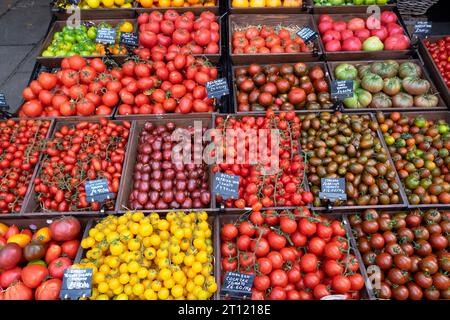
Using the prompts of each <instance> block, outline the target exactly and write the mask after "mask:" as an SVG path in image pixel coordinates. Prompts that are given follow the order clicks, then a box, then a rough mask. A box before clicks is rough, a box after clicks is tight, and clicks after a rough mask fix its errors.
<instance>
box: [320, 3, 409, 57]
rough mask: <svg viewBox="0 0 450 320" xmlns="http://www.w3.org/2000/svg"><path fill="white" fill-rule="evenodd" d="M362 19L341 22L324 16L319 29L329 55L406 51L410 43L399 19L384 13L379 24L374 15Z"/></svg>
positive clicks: (333, 17)
mask: <svg viewBox="0 0 450 320" xmlns="http://www.w3.org/2000/svg"><path fill="white" fill-rule="evenodd" d="M365 17H366V15H360V17H355V18H351V19H346V18H344V19H340V17H339V16H338V15H336V16H330V15H326V14H324V15H321V16H320V17H319V21H318V29H319V32H320V34H321V37H322V41H323V43H324V46H325V51H327V52H337V51H380V50H406V49H408V48H409V46H410V40H409V38H408V36H407V35H405V31H404V29H403V27H402V26H401V25H399V24H398V23H397V15H396V14H395V13H394V12H392V11H383V12H382V13H381V15H380V20H378V19H377V18H376V17H375V15H372V16H369V17H368V18H365Z"/></svg>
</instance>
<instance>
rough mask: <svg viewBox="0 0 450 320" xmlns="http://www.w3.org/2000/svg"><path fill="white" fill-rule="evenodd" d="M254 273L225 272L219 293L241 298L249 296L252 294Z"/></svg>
mask: <svg viewBox="0 0 450 320" xmlns="http://www.w3.org/2000/svg"><path fill="white" fill-rule="evenodd" d="M254 279H255V275H254V274H245V273H238V272H230V271H228V272H226V273H225V279H224V281H223V285H222V287H221V290H220V292H221V294H222V295H224V296H229V297H231V298H237V299H243V298H250V297H251V295H252V286H253V280H254Z"/></svg>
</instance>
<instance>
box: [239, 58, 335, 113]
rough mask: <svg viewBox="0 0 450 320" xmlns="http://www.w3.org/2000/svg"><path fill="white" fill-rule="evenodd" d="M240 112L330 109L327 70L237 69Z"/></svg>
mask: <svg viewBox="0 0 450 320" xmlns="http://www.w3.org/2000/svg"><path fill="white" fill-rule="evenodd" d="M234 79H235V80H234V81H235V85H236V89H237V93H236V102H237V111H238V112H248V111H265V110H267V109H269V108H270V109H272V110H284V111H289V110H300V109H307V110H316V109H330V108H331V107H332V106H333V103H332V102H331V97H330V89H329V82H328V80H327V78H326V71H325V69H324V66H323V65H321V64H312V65H311V64H305V63H303V62H298V63H295V64H283V65H259V64H255V63H254V64H251V65H249V66H248V67H236V68H235V69H234Z"/></svg>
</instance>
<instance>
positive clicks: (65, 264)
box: [48, 257, 72, 279]
mask: <svg viewBox="0 0 450 320" xmlns="http://www.w3.org/2000/svg"><path fill="white" fill-rule="evenodd" d="M71 265H72V260H70V259H69V258H66V257H60V258H58V259H55V260H53V261H52V262H51V263H50V264H49V265H48V271H49V273H50V276H51V277H52V278H57V279H62V278H63V275H64V271H65V270H66V269H67V268H69V267H70V266H71Z"/></svg>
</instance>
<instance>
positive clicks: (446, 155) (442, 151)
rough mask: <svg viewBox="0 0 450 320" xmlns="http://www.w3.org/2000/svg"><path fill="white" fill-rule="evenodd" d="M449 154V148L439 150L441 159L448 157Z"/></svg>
mask: <svg viewBox="0 0 450 320" xmlns="http://www.w3.org/2000/svg"><path fill="white" fill-rule="evenodd" d="M449 153H450V152H449V151H448V149H447V148H442V149H439V156H440V157H441V158H445V157H448V155H449Z"/></svg>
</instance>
